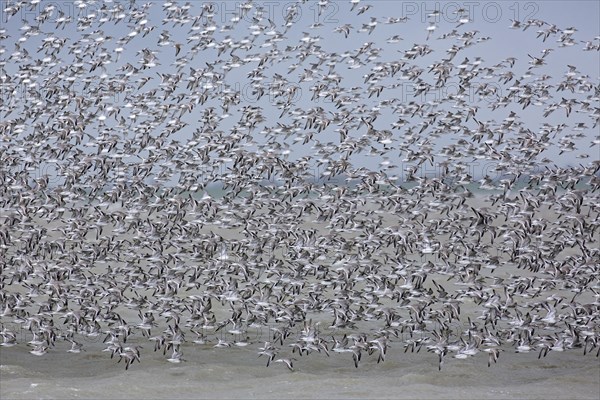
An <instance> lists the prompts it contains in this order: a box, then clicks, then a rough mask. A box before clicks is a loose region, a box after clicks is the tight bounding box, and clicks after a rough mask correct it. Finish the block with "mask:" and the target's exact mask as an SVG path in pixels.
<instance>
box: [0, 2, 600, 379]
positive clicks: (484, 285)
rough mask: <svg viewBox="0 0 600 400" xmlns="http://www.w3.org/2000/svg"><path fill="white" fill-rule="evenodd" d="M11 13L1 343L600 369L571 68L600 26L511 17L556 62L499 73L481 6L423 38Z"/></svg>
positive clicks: (583, 82)
mask: <svg viewBox="0 0 600 400" xmlns="http://www.w3.org/2000/svg"><path fill="white" fill-rule="evenodd" d="M236 4H237V3H236ZM392 4H393V3H392ZM2 5H3V7H4V9H3V16H5V17H8V18H7V23H6V24H3V25H4V27H3V28H0V56H1V59H0V86H1V90H2V93H3V97H2V102H1V103H0V115H2V118H1V120H0V268H1V270H0V273H1V275H0V323H1V324H2V329H1V331H0V346H2V347H3V348H4V349H3V351H6V349H5V348H8V347H12V346H17V347H15V350H18V349H22V348H24V346H23V345H24V344H25V343H20V342H19V340H18V339H19V338H20V337H21V333H22V332H23V331H24V332H26V333H27V338H28V339H31V340H29V341H28V342H27V343H26V345H27V346H29V348H30V352H31V354H33V355H36V356H42V355H45V356H50V357H51V356H52V353H53V352H56V351H65V350H64V349H63V346H62V344H65V343H66V344H67V347H65V348H68V351H69V352H72V353H79V352H81V351H84V350H86V345H85V343H86V342H87V339H89V338H99V339H102V340H101V341H100V342H101V343H102V344H103V346H104V351H106V352H107V353H108V355H110V357H113V358H114V359H116V360H118V361H124V364H125V368H126V369H127V368H129V367H130V366H131V365H132V364H133V363H135V362H136V361H138V362H139V361H140V360H141V359H142V358H143V353H144V351H147V350H148V348H149V349H150V351H151V350H152V349H154V350H155V351H160V352H162V353H163V354H164V355H165V358H166V360H167V361H169V362H173V363H178V362H181V361H184V357H183V353H184V351H186V349H188V350H189V349H190V348H191V347H192V346H198V347H200V348H205V347H215V348H219V349H223V351H231V348H235V347H245V346H250V347H249V348H252V347H254V348H255V349H256V351H257V355H258V357H259V359H260V360H264V362H266V365H267V366H269V365H271V364H272V363H275V362H279V363H283V364H285V365H286V366H287V367H288V368H289V369H290V370H293V369H294V361H297V359H299V357H300V356H306V355H308V354H315V353H318V354H321V355H325V356H334V355H335V354H336V353H344V354H346V353H347V354H346V355H344V354H342V356H344V357H348V361H349V362H353V363H354V365H355V366H356V367H357V368H358V367H359V366H360V363H361V362H364V360H365V359H370V360H371V361H372V362H374V361H377V362H380V361H384V360H385V357H386V355H387V354H388V349H390V348H394V349H398V350H400V351H405V352H406V351H411V352H418V351H420V350H421V349H422V348H424V349H425V350H427V352H430V353H434V354H436V355H437V360H438V361H439V368H440V369H441V368H442V365H443V362H444V360H445V359H447V357H454V358H457V359H464V358H469V357H472V356H475V355H476V354H478V353H487V355H488V358H487V360H488V365H490V364H492V363H494V362H496V361H497V359H498V357H499V355H500V354H501V352H503V351H516V352H536V353H538V356H539V357H542V356H546V355H547V354H548V353H549V352H556V351H567V350H577V349H578V351H581V352H582V353H583V354H584V355H585V354H588V353H595V356H596V357H597V356H598V354H599V352H600V324H599V319H600V281H599V279H598V276H600V250H599V246H598V244H599V226H600V218H599V215H600V197H599V194H600V173H599V172H600V160H599V158H600V157H598V156H599V149H600V137H599V136H598V134H597V133H598V124H599V121H600V108H599V107H598V100H599V98H600V97H599V96H600V86H599V85H598V81H597V77H590V76H588V75H586V74H584V73H582V72H580V70H579V69H580V67H578V66H577V65H571V64H568V63H567V62H565V61H564V59H563V58H562V57H561V55H560V53H561V52H563V51H571V50H572V49H574V48H576V49H579V52H578V54H579V57H581V58H582V59H585V57H591V59H592V60H594V59H595V60H596V61H597V58H598V51H599V50H600V37H594V38H585V39H586V40H581V39H580V38H579V37H578V30H577V29H576V28H573V27H559V26H557V25H555V24H553V23H551V22H547V21H543V20H540V19H528V20H523V21H520V20H517V19H515V20H513V21H512V23H511V24H510V26H505V29H506V30H507V32H513V33H514V32H518V33H519V35H521V36H520V37H522V38H523V40H531V39H534V40H536V43H538V44H539V45H540V46H542V47H544V49H543V50H542V51H541V52H540V53H539V54H537V53H534V54H529V58H523V57H520V56H519V57H508V58H506V59H503V60H499V61H498V62H491V63H490V62H486V60H485V58H493V57H494V52H493V51H490V50H489V49H490V47H489V45H490V44H492V45H493V42H494V40H495V39H494V38H493V37H488V36H483V35H482V33H481V32H479V31H478V30H469V26H470V25H471V24H472V16H469V15H468V14H467V13H466V11H465V10H457V11H456V12H455V13H454V15H447V16H444V15H441V14H442V13H441V12H439V11H434V12H430V13H428V14H427V15H426V18H425V19H426V21H425V23H424V24H422V25H419V26H421V28H420V30H419V32H412V33H410V34H411V35H414V36H415V37H418V38H420V39H419V41H420V43H418V44H417V43H415V44H413V45H408V44H405V43H407V42H408V39H407V38H406V35H409V33H406V34H405V33H404V32H407V30H406V29H405V28H404V26H406V24H409V23H411V17H408V16H400V17H397V18H396V17H386V18H382V17H377V16H372V15H374V14H373V13H374V12H376V11H377V9H378V8H381V7H383V4H382V3H378V2H368V4H365V2H361V1H360V0H350V1H343V2H336V3H335V4H334V3H332V2H330V1H327V0H319V1H318V2H314V3H309V2H299V3H289V4H287V5H286V8H285V9H283V10H279V11H282V12H281V13H280V14H281V15H279V14H275V15H269V13H268V11H269V7H266V6H265V5H262V4H260V3H259V2H253V1H248V2H245V3H242V4H237V5H236V7H237V8H236V12H233V13H231V12H230V14H229V15H227V18H224V14H223V12H222V11H223V10H222V9H221V8H219V3H202V2H187V3H183V2H181V3H179V2H175V1H168V0H167V1H166V2H165V3H164V4H159V3H155V2H149V3H144V4H141V3H139V2H134V1H131V2H129V1H128V2H103V3H98V2H94V1H84V0H78V1H74V2H73V7H72V8H70V9H69V10H62V9H60V7H59V5H57V4H56V3H55V2H48V3H45V2H41V1H39V0H37V1H36V0H32V1H30V2H25V1H8V2H3V3H2ZM333 5H335V7H333ZM309 7H311V8H309ZM230 8H231V7H230ZM385 8H387V9H388V10H386V12H387V13H391V14H393V11H394V10H393V6H392V5H388V3H386V5H385ZM340 9H341V10H343V12H345V13H347V15H349V16H351V18H350V17H348V18H349V21H350V22H349V23H342V22H338V23H335V24H333V25H332V23H331V22H327V21H328V20H327V19H326V17H327V16H328V15H329V14H330V10H340ZM312 11H314V18H313V13H312ZM308 16H310V18H309V17H308ZM19 18H20V19H21V20H22V21H21V24H20V25H18V27H17V28H14V29H11V28H9V27H10V26H13V27H14V26H15V24H18V19H19ZM415 18H416V17H414V18H413V19H415ZM451 18H454V20H455V21H456V22H455V23H449V22H448V20H450V19H451ZM15 20H16V21H17V22H15ZM308 20H310V21H309V22H307V21H308ZM353 21H358V22H353ZM412 22H415V21H412ZM419 23H420V22H419ZM10 24H13V25H10ZM390 32H391V33H392V34H390V35H389V38H387V34H388V33H390ZM511 34H512V33H511ZM403 36H405V37H403ZM376 37H379V38H381V37H386V39H385V43H384V41H382V40H380V39H374V38H376ZM365 41H366V42H365ZM488 43H489V44H488ZM486 46H487V47H486ZM336 48H337V49H338V50H336ZM439 48H446V50H445V51H443V50H440V49H439ZM339 49H341V50H339ZM479 49H483V51H485V49H488V50H487V51H488V53H487V54H488V56H486V57H483V56H481V55H479V56H478V55H477V54H478V51H479ZM479 54H481V53H479ZM573 62H575V60H573ZM563 64H564V65H563ZM556 70H560V71H562V72H560V73H559V75H557V73H556V72H554V71H556ZM548 71H552V72H548ZM550 73H552V74H553V75H550ZM448 87H452V88H453V90H449V91H443V90H442V89H444V88H448ZM542 116H543V117H542ZM553 121H556V123H554V122H553ZM565 157H570V158H568V159H569V160H573V162H570V163H566V162H563V161H564V160H565V159H566V158H565ZM575 160H576V161H575ZM567 164H568V165H567ZM256 332H261V335H256ZM251 338H252V339H251ZM19 346H23V347H19ZM369 356H371V357H369ZM186 358H188V359H189V357H187V356H186Z"/></svg>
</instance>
